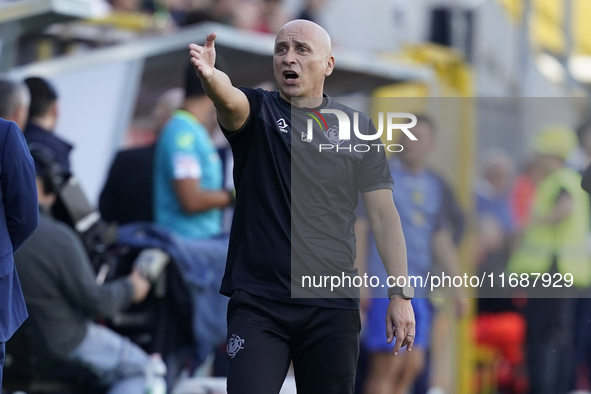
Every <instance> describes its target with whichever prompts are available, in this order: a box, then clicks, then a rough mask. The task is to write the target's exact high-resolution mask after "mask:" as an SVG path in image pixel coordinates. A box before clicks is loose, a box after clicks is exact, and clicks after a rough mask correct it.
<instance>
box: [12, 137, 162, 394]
mask: <svg viewBox="0 0 591 394" xmlns="http://www.w3.org/2000/svg"><path fill="white" fill-rule="evenodd" d="M31 155H32V156H33V159H34V161H35V172H36V174H37V177H36V181H37V194H38V199H39V227H38V229H37V230H36V231H35V233H34V234H33V235H32V236H31V238H30V239H29V241H28V242H26V243H25V244H24V245H23V247H22V248H21V249H20V250H19V252H18V253H17V254H16V255H15V262H16V266H17V268H18V271H19V274H20V277H21V281H22V287H23V293H24V296H25V301H26V304H27V308H28V310H29V314H30V317H31V324H32V328H33V330H34V332H35V334H36V335H38V336H39V337H40V338H41V340H42V342H43V343H44V344H45V347H46V348H47V350H48V351H49V352H50V354H51V355H52V356H54V357H57V358H60V359H65V360H70V361H74V362H77V363H80V364H82V365H84V366H85V367H86V368H88V369H89V370H91V371H92V372H93V373H94V374H96V375H97V376H98V378H99V379H100V380H101V382H102V383H104V384H105V385H108V386H109V387H110V389H109V393H112V394H116V393H125V394H135V393H137V394H143V393H144V390H145V380H146V367H147V366H148V365H149V363H150V357H149V356H148V355H147V354H146V353H145V352H144V351H143V350H142V349H140V348H139V347H138V346H137V345H135V344H133V343H132V342H131V341H130V340H129V339H127V338H125V337H122V336H121V335H119V334H117V333H115V332H113V331H111V330H110V329H108V328H106V327H104V326H100V325H98V324H96V323H94V322H93V321H92V319H93V318H94V317H96V316H111V315H113V314H114V313H115V312H118V311H121V310H124V309H126V308H127V307H129V305H130V304H131V303H132V302H135V303H138V302H141V301H142V300H144V298H145V297H146V295H147V294H148V292H149V290H150V283H149V282H148V281H147V280H146V279H144V278H143V277H142V276H141V275H140V273H139V272H138V271H133V272H132V273H131V274H130V275H129V276H127V277H124V278H120V279H117V280H114V281H111V282H108V283H106V284H104V285H98V284H97V283H96V279H95V274H94V272H93V269H92V266H91V263H90V261H89V259H88V257H87V254H86V252H85V250H84V246H83V245H82V243H81V241H80V238H79V237H78V236H77V235H76V233H75V232H74V231H73V230H72V229H71V228H69V227H67V226H66V225H64V224H63V223H60V222H58V221H56V220H55V219H53V218H52V217H51V215H50V214H49V210H50V209H51V207H52V205H53V204H54V202H55V199H56V192H57V189H58V188H59V183H58V182H57V180H58V179H59V178H60V177H59V171H61V169H60V167H59V164H58V163H57V161H55V160H54V159H53V157H52V156H51V152H49V151H46V150H43V149H40V148H36V149H32V150H31Z"/></svg>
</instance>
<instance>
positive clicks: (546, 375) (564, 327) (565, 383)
mask: <svg viewBox="0 0 591 394" xmlns="http://www.w3.org/2000/svg"><path fill="white" fill-rule="evenodd" d="M575 301H576V300H575V299H572V298H530V299H528V300H527V305H526V307H525V317H526V320H527V349H526V350H527V366H528V375H529V384H530V389H529V392H530V394H566V393H568V392H570V391H571V390H572V388H573V387H572V386H573V380H574V371H573V370H574V354H575V353H574V349H573V342H574V333H575V327H574V326H573V325H574V310H575V309H574V306H575Z"/></svg>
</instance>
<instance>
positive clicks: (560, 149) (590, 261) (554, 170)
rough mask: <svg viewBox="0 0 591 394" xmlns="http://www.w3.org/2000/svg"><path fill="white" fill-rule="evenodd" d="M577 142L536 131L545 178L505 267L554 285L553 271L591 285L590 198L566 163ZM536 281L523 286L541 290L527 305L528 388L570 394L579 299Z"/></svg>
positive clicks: (565, 134)
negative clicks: (518, 243) (589, 248)
mask: <svg viewBox="0 0 591 394" xmlns="http://www.w3.org/2000/svg"><path fill="white" fill-rule="evenodd" d="M576 144H577V141H576V136H575V133H574V132H573V131H572V130H570V129H568V128H566V127H562V126H550V127H546V128H545V129H543V130H542V131H541V132H540V133H539V134H538V135H537V136H536V138H535V140H534V145H533V148H534V150H535V151H536V162H535V165H536V166H538V168H539V169H540V170H541V173H542V178H541V180H540V182H539V183H538V185H537V187H536V191H535V194H534V198H533V203H532V207H531V213H530V220H529V224H528V225H527V227H526V228H525V232H524V234H523V240H522V243H521V246H520V247H519V248H518V249H517V250H516V251H515V252H514V253H513V254H512V255H511V258H510V259H509V264H508V267H507V268H508V271H509V272H512V273H519V274H522V273H525V274H532V273H540V274H545V273H549V274H551V275H552V277H551V286H553V285H554V284H555V283H557V282H558V284H560V285H562V286H564V285H565V282H564V281H558V277H557V276H556V275H555V273H560V274H562V275H566V274H571V275H572V279H573V285H574V286H573V287H575V288H578V289H584V288H586V287H588V286H589V284H591V258H590V256H589V255H588V253H587V249H586V247H585V246H586V245H585V243H586V238H587V234H588V232H589V197H588V196H587V194H586V193H585V192H584V191H583V189H581V176H580V175H579V174H578V173H577V172H576V171H574V170H572V169H570V168H567V167H566V166H565V159H566V157H567V156H568V155H569V153H570V152H571V151H572V150H573V149H574V148H575V146H576ZM520 279H521V275H520ZM540 279H542V278H540ZM533 281H534V277H532V276H529V282H528V286H527V288H525V290H526V291H528V292H530V291H532V290H533V291H534V292H537V293H529V295H530V296H534V297H530V298H529V299H528V300H527V304H526V305H525V308H524V309H523V313H524V316H525V319H526V321H527V329H526V330H527V331H526V338H527V345H526V354H527V371H528V379H529V386H530V387H529V392H530V393H531V394H566V393H568V392H571V391H572V389H573V387H572V383H573V382H574V370H575V350H574V346H575V344H574V338H573V336H574V332H575V328H576V326H575V321H576V320H575V314H576V312H575V308H576V300H575V299H572V298H565V294H564V293H556V292H555V291H556V290H558V291H561V288H554V287H544V280H538V281H537V285H536V286H535V287H533ZM520 284H522V282H521V281H520ZM547 284H548V283H547V281H546V285H547ZM562 289H564V287H563V288H562ZM540 291H542V293H540ZM536 295H537V296H540V295H541V296H545V297H552V298H535V296H536Z"/></svg>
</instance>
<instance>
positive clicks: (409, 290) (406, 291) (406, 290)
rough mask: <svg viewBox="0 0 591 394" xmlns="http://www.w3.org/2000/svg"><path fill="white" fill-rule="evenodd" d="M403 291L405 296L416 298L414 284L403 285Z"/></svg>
mask: <svg viewBox="0 0 591 394" xmlns="http://www.w3.org/2000/svg"><path fill="white" fill-rule="evenodd" d="M402 292H403V293H402V295H403V296H404V298H414V296H415V288H414V287H412V286H406V287H403V288H402Z"/></svg>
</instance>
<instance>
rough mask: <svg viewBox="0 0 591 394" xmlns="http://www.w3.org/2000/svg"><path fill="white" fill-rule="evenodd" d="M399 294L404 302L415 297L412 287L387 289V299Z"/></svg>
mask: <svg viewBox="0 0 591 394" xmlns="http://www.w3.org/2000/svg"><path fill="white" fill-rule="evenodd" d="M396 294H399V295H400V296H401V297H402V298H404V299H405V300H410V299H412V298H413V297H414V296H415V288H414V287H412V286H404V287H402V286H392V287H390V288H388V298H392V297H394V296H395V295H396Z"/></svg>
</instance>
